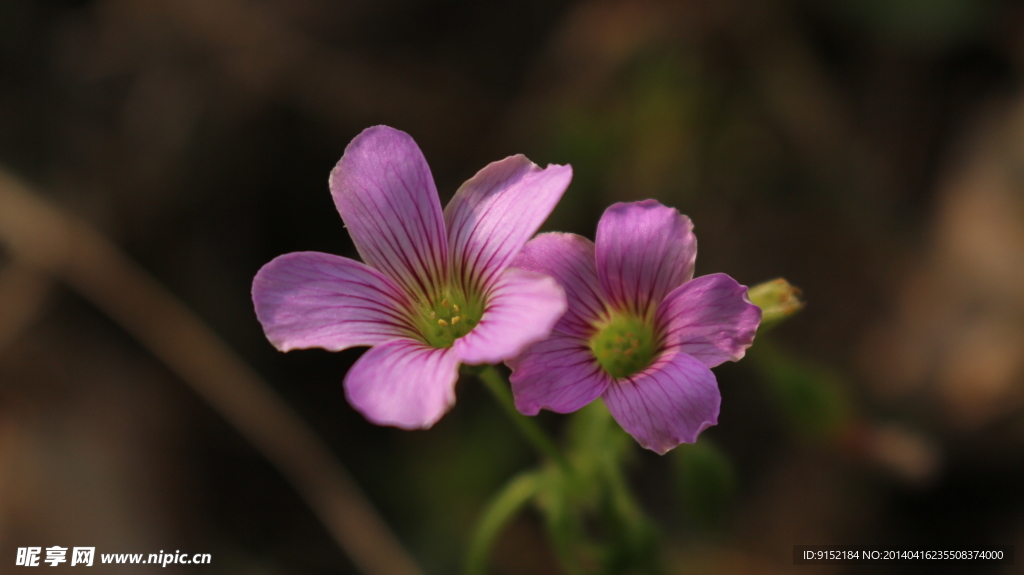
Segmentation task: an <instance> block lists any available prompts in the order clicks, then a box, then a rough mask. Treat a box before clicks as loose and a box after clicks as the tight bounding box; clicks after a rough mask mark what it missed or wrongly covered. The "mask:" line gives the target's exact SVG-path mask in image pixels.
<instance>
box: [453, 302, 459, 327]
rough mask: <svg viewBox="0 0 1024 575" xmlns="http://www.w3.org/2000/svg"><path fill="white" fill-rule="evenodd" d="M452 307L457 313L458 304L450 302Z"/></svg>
mask: <svg viewBox="0 0 1024 575" xmlns="http://www.w3.org/2000/svg"><path fill="white" fill-rule="evenodd" d="M452 309H453V310H455V313H459V304H457V303H453V304H452ZM452 323H455V322H452Z"/></svg>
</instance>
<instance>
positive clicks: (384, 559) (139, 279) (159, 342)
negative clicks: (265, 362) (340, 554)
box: [0, 168, 420, 575]
mask: <svg viewBox="0 0 1024 575" xmlns="http://www.w3.org/2000/svg"><path fill="white" fill-rule="evenodd" d="M0 242H2V243H4V244H5V245H6V246H7V248H8V249H9V250H10V253H11V254H12V255H13V257H14V259H15V260H16V261H17V262H19V264H20V265H24V266H26V267H27V268H29V269H34V270H38V273H43V274H47V275H51V276H53V277H54V278H57V279H60V280H62V281H64V282H65V283H67V284H68V285H70V286H71V287H72V288H73V289H75V290H76V291H77V292H78V293H80V294H81V295H82V296H83V297H85V298H86V299H87V300H89V301H90V302H92V303H93V304H94V305H95V306H96V307H98V308H99V309H100V310H102V311H103V312H104V313H106V314H107V315H108V316H110V318H112V319H113V320H114V321H116V322H117V323H118V324H119V325H121V327H122V328H124V329H125V331H127V332H128V333H129V334H131V335H132V336H134V337H135V338H136V339H137V340H138V341H139V342H140V343H141V344H142V345H143V346H145V347H146V348H147V349H148V350H149V351H150V352H151V353H153V355H155V356H156V357H157V358H159V359H160V360H161V361H163V362H164V363H165V364H166V365H167V366H168V367H169V368H170V369H171V370H172V371H173V372H174V373H176V374H177V375H178V376H179V377H180V378H181V379H182V380H183V381H184V382H185V383H187V384H188V385H189V386H190V387H192V389H193V390H194V391H195V392H196V393H198V394H199V395H200V396H201V397H202V398H203V399H204V400H206V401H207V402H208V403H209V404H210V405H211V406H212V407H213V408H214V409H215V410H217V411H218V412H219V413H220V414H221V415H222V416H223V417H224V418H225V419H227V420H228V422H230V423H231V424H232V425H233V426H234V427H235V429H237V430H238V432H239V433H241V434H242V436H244V437H245V438H246V439H247V440H249V441H250V442H251V443H252V444H253V445H254V446H255V447H256V448H257V449H258V450H259V451H260V452H261V453H262V454H263V455H264V456H265V457H266V458H267V459H268V460H269V461H270V462H271V463H272V464H274V466H276V467H277V469H278V470H279V471H280V472H281V473H282V474H283V475H284V476H285V477H286V478H287V479H288V480H289V481H290V482H291V483H292V485H293V486H294V487H295V488H296V489H297V490H298V492H299V494H300V495H301V496H302V497H303V498H304V499H305V500H306V502H307V503H308V504H309V505H310V507H312V509H313V511H314V512H315V513H316V514H317V515H318V516H319V518H320V520H321V521H322V522H323V523H324V524H325V525H326V526H327V529H328V530H329V531H330V533H331V534H332V535H333V536H334V539H335V541H337V542H338V544H339V545H340V546H341V547H342V549H344V550H345V552H346V553H348V555H349V557H350V558H351V559H352V561H353V562H354V563H355V564H356V566H357V567H358V568H359V569H360V570H362V571H363V572H365V573H368V574H371V575H385V574H387V575H395V574H398V575H417V574H419V573H420V570H419V569H418V568H417V567H416V565H415V564H414V563H413V561H412V559H411V558H410V556H409V555H408V554H407V553H406V551H405V549H403V548H402V546H401V544H400V543H399V542H398V541H397V540H396V539H395V537H394V535H393V534H392V533H391V531H390V530H389V529H388V527H387V525H386V524H385V523H384V522H383V520H382V519H381V518H380V517H379V516H378V515H377V513H376V511H375V510H374V509H373V507H372V506H371V504H370V503H369V501H368V500H367V499H366V497H365V496H364V495H363V494H362V492H361V491H360V489H359V487H358V486H357V484H356V483H355V481H354V480H353V479H352V477H351V476H350V475H349V474H348V472H347V471H346V470H345V469H344V467H342V466H341V464H340V463H339V462H338V461H337V460H336V459H335V458H334V456H333V455H332V454H331V452H330V449H329V448H328V447H327V446H326V445H325V444H324V443H323V442H322V441H321V440H320V439H319V438H318V437H317V436H316V435H315V433H314V432H313V431H312V430H311V429H310V428H309V427H308V426H307V425H306V424H305V422H303V420H302V419H301V418H300V417H299V415H298V414H297V413H295V411H294V410H292V409H291V408H290V407H289V406H288V405H287V404H286V403H285V402H284V401H283V400H282V399H281V398H280V397H278V395H277V394H276V393H274V391H273V390H272V389H271V388H270V386H269V385H268V384H267V383H266V382H264V381H263V380H262V378H261V377H260V376H259V375H258V374H257V373H256V372H255V371H253V370H252V368H250V367H249V366H248V365H247V364H246V363H245V362H244V361H243V360H242V359H241V358H239V357H238V356H237V355H236V354H235V352H234V351H232V350H231V348H230V347H228V345H227V344H226V343H225V342H224V341H223V340H221V339H220V337H218V336H217V335H216V334H215V333H213V331H211V330H210V329H209V328H208V327H206V325H205V324H204V323H203V321H202V320H201V319H200V318H199V317H198V316H197V315H196V314H194V313H193V312H192V311H191V310H189V309H188V308H186V307H185V306H184V304H182V303H181V302H180V301H179V300H178V299H177V298H175V297H174V295H173V294H171V293H170V292H168V291H167V290H166V289H165V288H164V287H163V286H161V285H160V284H159V283H157V281H156V280H155V279H154V278H152V277H151V276H150V275H149V274H147V273H146V272H145V271H144V270H143V269H142V268H140V267H139V266H138V265H136V264H135V263H134V262H132V261H131V260H129V259H128V258H127V257H126V256H125V255H124V254H123V253H121V251H120V250H119V249H118V248H117V247H116V246H115V245H114V244H113V243H112V242H110V241H109V240H107V239H106V238H104V237H103V236H102V235H100V234H99V233H98V232H96V231H95V230H94V229H92V228H91V227H89V226H88V225H87V224H86V223H85V222H83V221H80V220H78V219H76V218H74V217H72V216H70V215H68V214H65V213H63V212H62V211H61V210H60V209H59V208H58V207H56V206H54V205H53V204H51V203H49V202H47V201H46V200H44V199H42V198H41V197H40V196H39V195H38V194H35V193H33V192H32V191H31V190H30V189H29V188H28V187H27V186H25V185H24V184H22V183H21V182H19V181H18V180H17V179H16V178H14V177H13V176H12V175H11V174H9V173H8V172H7V171H6V170H4V169H3V168H0ZM14 269H15V270H17V268H14ZM8 273H19V272H11V271H10V270H9V271H8ZM27 273H28V275H23V276H22V277H21V278H20V279H19V277H18V276H5V280H6V281H5V282H4V283H2V284H0V285H3V286H6V287H8V288H9V289H11V290H13V291H16V292H17V293H20V294H21V296H22V300H23V301H26V300H28V299H29V298H28V297H26V296H25V295H24V294H26V293H28V292H29V291H32V290H36V288H38V287H39V286H40V285H45V280H41V279H39V278H38V276H33V275H32V272H27ZM32 277H36V279H30V278H32ZM12 278H13V279H12ZM32 282H36V284H35V285H33V284H32ZM12 285H13V286H15V287H14V288H10V286H12ZM19 286H20V287H19ZM39 291H41V290H39ZM12 325H14V324H13V322H12Z"/></svg>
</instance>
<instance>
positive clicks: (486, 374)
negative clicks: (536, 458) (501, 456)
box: [479, 365, 569, 472]
mask: <svg viewBox="0 0 1024 575" xmlns="http://www.w3.org/2000/svg"><path fill="white" fill-rule="evenodd" d="M479 377H480V380H481V381H483V382H484V385H486V386H487V389H489V390H491V393H492V394H493V395H494V397H495V398H497V400H498V403H500V404H501V407H502V409H504V410H505V413H506V414H507V415H508V416H509V418H511V419H512V421H513V422H514V423H515V425H516V427H518V428H519V431H520V432H521V433H522V434H523V437H525V438H526V440H527V441H529V442H530V443H531V444H533V447H534V448H536V449H537V451H539V452H540V453H541V455H544V456H546V457H548V458H550V459H551V460H552V461H554V462H555V463H557V464H558V465H559V466H560V467H561V468H562V470H563V471H566V472H568V470H569V462H568V460H566V459H565V456H564V455H562V452H561V451H559V450H558V447H557V446H556V445H555V443H554V442H553V441H551V439H550V438H549V437H548V436H547V434H546V433H544V430H543V429H541V428H540V426H539V425H537V423H536V422H535V421H534V420H532V419H530V418H528V417H526V416H525V415H523V414H521V413H519V410H517V409H516V406H515V403H514V401H513V399H512V392H511V390H509V387H508V382H507V381H506V380H505V377H504V376H502V375H501V374H500V373H498V370H497V369H496V368H495V367H494V366H493V365H488V366H485V367H484V368H483V369H482V370H481V371H480V372H479Z"/></svg>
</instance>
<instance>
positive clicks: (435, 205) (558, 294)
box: [252, 126, 572, 429]
mask: <svg viewBox="0 0 1024 575" xmlns="http://www.w3.org/2000/svg"><path fill="white" fill-rule="evenodd" d="M570 179H572V168H571V167H570V166H558V165H550V166H548V167H547V168H546V169H541V168H540V167H538V166H537V165H535V164H533V163H532V162H530V161H529V160H528V159H526V157H524V156H522V155H518V156H512V157H509V158H505V159H504V160H501V161H499V162H494V163H492V164H490V165H488V166H487V167H485V168H484V169H482V170H480V171H479V172H478V173H477V174H476V175H475V176H473V177H472V178H471V179H470V180H469V181H467V182H466V183H465V184H463V185H462V187H460V188H459V190H458V191H457V192H456V193H455V197H453V198H452V201H451V202H450V203H449V204H448V207H447V208H446V209H445V210H444V212H443V213H442V211H441V204H440V201H439V200H438V197H437V190H436V189H435V187H434V180H433V178H432V177H431V175H430V168H429V167H428V166H427V163H426V160H425V159H424V158H423V154H422V153H421V152H420V149H419V147H417V146H416V143H415V142H414V141H413V140H412V138H411V137H409V135H408V134H406V133H404V132H400V131H398V130H395V129H392V128H388V127H386V126H377V127H373V128H369V129H367V130H365V131H363V133H361V134H359V136H357V137H356V138H355V139H354V140H352V142H351V143H350V144H349V145H348V147H347V148H346V149H345V155H344V156H342V158H341V160H340V161H339V162H338V165H337V166H336V167H335V168H334V170H333V171H332V172H331V179H330V187H331V194H332V195H333V196H334V204H335V206H337V208H338V212H339V213H340V214H341V218H342V219H343V220H344V221H345V224H346V226H347V227H348V231H349V233H350V234H351V235H352V241H353V243H354V244H355V246H356V249H357V250H358V251H359V255H360V256H361V257H362V259H363V262H365V263H360V262H357V261H354V260H351V259H348V258H343V257H339V256H334V255H330V254H324V253H318V252H297V253H291V254H286V255H283V256H280V257H278V258H275V259H274V260H273V261H271V262H270V263H268V264H267V265H265V266H263V268H262V269H261V270H260V271H259V273H257V274H256V278H255V279H254V280H253V286H252V294H253V303H254V304H255V306H256V316H257V318H259V321H260V323H261V324H262V325H263V329H264V331H265V333H266V335H267V339H269V340H270V342H271V343H272V344H274V346H275V347H277V349H279V350H281V351H289V350H292V349H299V348H311V347H319V348H323V349H327V350H331V351H338V350H342V349H346V348H349V347H354V346H373V347H372V349H370V350H369V351H367V352H366V353H365V354H363V356H362V357H360V358H359V360H358V361H357V362H356V363H355V365H353V366H352V369H351V370H349V372H348V375H347V376H346V377H345V393H346V396H347V397H348V400H349V403H351V404H352V405H353V406H354V407H355V408H356V409H357V410H359V411H360V412H361V413H362V414H363V415H364V416H366V418H367V419H369V420H370V421H372V422H374V423H377V424H380V425H394V426H397V427H402V428H407V429H411V428H426V427H430V426H431V425H433V424H434V423H435V422H436V421H437V420H438V419H440V418H441V416H442V415H444V413H445V412H446V411H448V409H449V408H451V406H452V405H453V404H454V402H455V382H456V380H457V378H458V366H459V364H460V363H467V364H486V363H500V362H502V361H504V360H507V359H510V358H512V357H515V356H516V355H518V354H519V352H520V351H521V350H522V349H523V348H524V347H526V346H527V345H529V344H532V343H535V342H537V341H540V340H542V339H543V338H545V337H547V336H548V334H549V333H550V331H551V328H552V326H553V325H554V324H555V322H556V321H557V320H558V318H559V317H561V315H562V313H563V312H564V311H565V308H566V302H565V294H564V293H563V291H562V289H561V288H560V287H559V286H558V284H557V283H555V281H554V280H552V279H551V278H550V277H547V276H543V275H540V274H537V273H534V272H529V271H526V270H521V269H514V268H509V264H510V263H511V261H512V259H513V258H514V257H515V256H516V254H517V253H519V250H520V249H521V248H522V246H523V244H525V243H526V241H527V240H528V239H529V238H530V236H532V235H533V234H534V233H535V232H536V231H537V228H539V227H540V225H541V223H543V222H544V220H545V219H547V217H548V215H549V214H550V213H551V210H552V209H554V207H555V204H557V203H558V200H559V199H560V198H561V197H562V194H563V193H564V192H565V189H566V187H567V186H568V185H569V180H570Z"/></svg>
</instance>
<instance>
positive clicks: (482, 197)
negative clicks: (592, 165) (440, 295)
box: [444, 155, 572, 289]
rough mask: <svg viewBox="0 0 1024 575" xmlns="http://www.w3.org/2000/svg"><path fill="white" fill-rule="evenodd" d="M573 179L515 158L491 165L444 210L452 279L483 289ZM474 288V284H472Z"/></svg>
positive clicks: (562, 169)
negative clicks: (452, 273) (452, 272)
mask: <svg viewBox="0 0 1024 575" xmlns="http://www.w3.org/2000/svg"><path fill="white" fill-rule="evenodd" d="M571 179H572V166H559V165H549V166H548V167H547V168H545V169H541V168H540V166H538V165H537V164H534V163H533V162H531V161H530V160H528V159H526V156H523V155H517V156H511V157H508V158H505V159H504V160H500V161H497V162H493V163H491V164H488V165H487V166H485V167H484V168H483V169H482V170H480V171H479V172H477V174H476V175H475V176H473V177H472V178H470V179H469V180H468V181H467V182H466V183H464V184H462V186H461V187H460V188H459V190H458V191H457V192H456V193H455V196H454V197H453V198H452V201H451V202H450V203H449V204H448V207H446V208H445V211H444V217H445V222H446V223H447V225H448V233H449V239H448V241H449V246H450V247H451V262H452V266H453V267H454V270H453V271H454V274H455V275H454V277H455V278H457V281H462V282H464V285H463V287H464V288H467V289H469V288H473V287H480V288H485V287H486V286H488V285H489V284H490V282H491V281H493V280H494V279H495V278H496V277H497V275H498V274H499V273H501V271H502V270H504V269H505V267H507V266H508V264H509V262H511V261H512V258H514V257H515V256H516V254H518V253H519V250H520V249H521V248H522V247H523V244H525V243H526V240H528V239H530V236H532V235H533V234H534V233H536V232H537V229H538V228H540V225H541V224H542V223H544V220H546V219H547V217H548V215H550V214H551V210H553V209H554V208H555V204H557V203H558V200H559V199H561V197H562V194H563V193H565V189H566V187H568V186H569V181H570V180H571ZM473 284H475V285H473Z"/></svg>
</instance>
